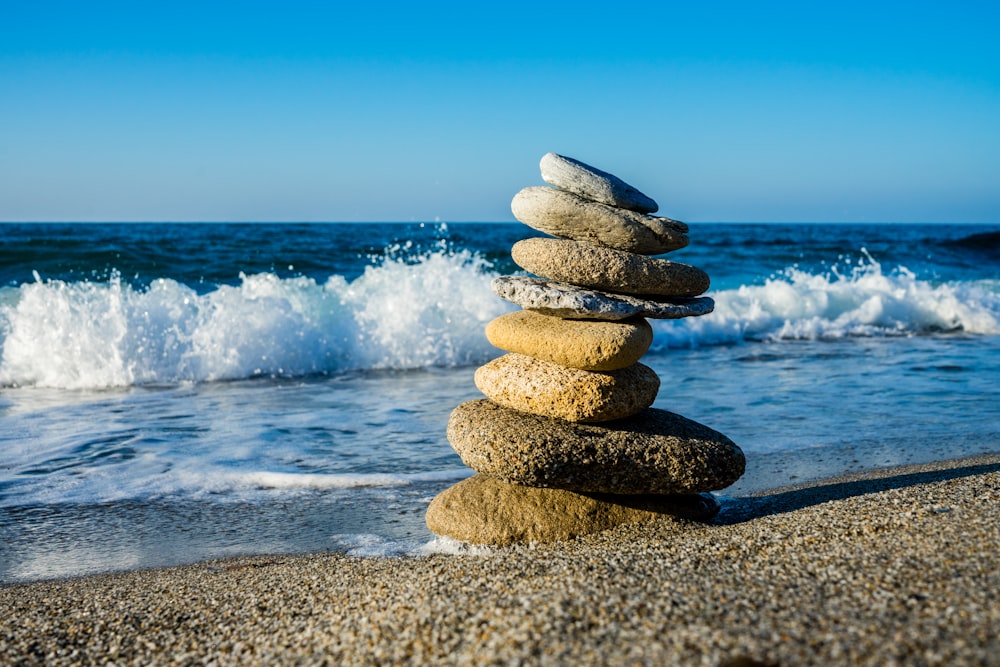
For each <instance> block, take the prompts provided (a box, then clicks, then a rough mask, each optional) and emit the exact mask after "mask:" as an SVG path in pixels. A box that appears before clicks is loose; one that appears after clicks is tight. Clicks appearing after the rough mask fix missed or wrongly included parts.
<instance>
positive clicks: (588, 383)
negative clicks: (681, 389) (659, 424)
mask: <svg viewBox="0 0 1000 667" xmlns="http://www.w3.org/2000/svg"><path fill="white" fill-rule="evenodd" d="M475 382H476V387H478V388H479V391H481V392H483V393H484V394H486V396H487V397H488V398H489V399H490V400H492V401H493V402H495V403H499V404H500V405H504V406H506V407H508V408H513V409H514V410H521V411H523V412H530V413H532V414H535V415H545V416H546V417H555V418H557V419H565V420H567V421H571V422H606V421H610V420H612V419H621V418H623V417H629V416H631V415H634V414H636V413H637V412H641V411H642V410H645V409H646V408H648V407H649V406H650V405H652V404H653V401H655V400H656V392H658V391H659V390H660V378H659V377H657V375H656V372H655V371H654V370H653V369H652V368H650V367H649V366H645V365H643V364H632V365H631V366H628V367H627V368H622V369H619V370H616V371H581V370H580V369H578V368H567V367H566V366H561V365H559V364H555V363H552V362H551V361H544V360H542V359H535V358H533V357H528V356H525V355H523V354H515V353H513V352H512V353H510V354H505V355H503V356H502V357H499V358H497V359H494V360H493V361H491V362H489V363H488V364H486V365H485V366H481V367H479V368H478V369H477V370H476V375H475Z"/></svg>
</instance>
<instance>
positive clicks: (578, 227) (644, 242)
mask: <svg viewBox="0 0 1000 667" xmlns="http://www.w3.org/2000/svg"><path fill="white" fill-rule="evenodd" d="M510 210H511V211H512V212H513V213H514V217H515V218H517V219H518V220H520V221H521V222H523V223H524V224H526V225H528V226H529V227H531V228H533V229H537V230H538V231H540V232H545V233H546V234H551V235H552V236H559V237H561V238H567V239H574V240H576V241H589V242H591V243H596V244H598V245H603V246H607V247H609V248H617V249H618V250H625V251H627V252H636V253H639V254H640V255H659V254H660V253H664V252H670V251H671V250H677V249H678V248H683V247H684V246H686V245H687V244H688V237H687V231H688V226H687V225H685V224H684V223H683V222H678V221H677V220H671V219H670V218H663V217H658V216H653V215H645V214H642V213H636V212H635V211H627V210H625V209H622V208H615V207H613V206H608V205H607V204H600V203H598V202H594V201H590V200H589V199H584V198H583V197H581V196H579V195H575V194H573V193H572V192H565V191H563V190H556V189H555V188H548V187H545V186H533V187H529V188H524V189H523V190H521V191H520V192H518V193H517V194H516V195H514V199H513V201H511V203H510Z"/></svg>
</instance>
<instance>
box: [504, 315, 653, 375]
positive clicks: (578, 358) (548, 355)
mask: <svg viewBox="0 0 1000 667" xmlns="http://www.w3.org/2000/svg"><path fill="white" fill-rule="evenodd" d="M486 338H487V339H488V340H489V341H490V343H492V344H493V345H495V346H496V347H499V348H500V349H501V350H506V351H507V352H517V353H519V354H526V355H528V356H529V357H535V358H536V359H544V360H546V361H551V362H553V363H557V364H561V365H563V366H568V367H570V368H579V369H581V370H585V371H613V370H617V369H619V368H625V367H626V366H631V365H632V364H634V363H635V362H637V361H639V359H640V358H641V357H642V355H644V354H645V353H646V350H648V349H649V345H650V344H651V343H652V342H653V329H652V327H650V326H649V322H647V321H646V320H644V319H641V318H633V319H631V320H625V321H619V322H606V321H601V320H566V319H562V318H560V317H551V316H549V315H542V314H541V313H538V312H535V311H532V310H518V311H515V312H513V313H507V314H506V315H501V316H500V317H498V318H496V319H495V320H493V321H492V322H490V323H489V324H487V325H486Z"/></svg>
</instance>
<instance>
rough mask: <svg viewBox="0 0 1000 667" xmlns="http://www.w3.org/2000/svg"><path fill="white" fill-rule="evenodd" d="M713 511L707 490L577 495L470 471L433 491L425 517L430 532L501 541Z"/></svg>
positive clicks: (695, 517) (700, 516)
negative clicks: (459, 480)
mask: <svg viewBox="0 0 1000 667" xmlns="http://www.w3.org/2000/svg"><path fill="white" fill-rule="evenodd" d="M718 511H719V502H718V501H717V500H716V499H715V498H713V497H712V496H711V495H708V494H685V495H673V496H659V495H633V496H627V495H614V494H582V493H574V492H572V491H565V490H563V489H538V488H532V487H530V486H521V485H519V484H511V483H510V482H504V481H502V480H499V479H494V478H492V477H488V476H486V475H473V476H472V477H470V478H468V479H466V480H463V481H461V482H459V483H458V484H455V485H454V486H451V487H449V488H447V489H445V490H444V491H442V492H441V493H439V494H438V495H437V496H436V497H435V498H434V500H432V501H431V504H430V506H429V507H428V508H427V515H426V517H425V518H426V521H427V527H428V528H430V529H431V532H433V533H434V534H436V535H444V536H445V537H450V538H452V539H455V540H460V541H462V542H471V543H473V544H489V545H493V546H507V545H510V544H515V543H531V542H536V543H544V542H556V541H559V540H568V539H572V538H574V537H578V536H580V535H588V534H590V533H596V532H599V531H602V530H608V529H610V528H614V527H615V526H621V525H624V524H632V523H645V522H648V521H657V520H671V519H687V520H691V521H708V520H709V519H711V518H712V517H713V516H715V515H716V514H717V513H718Z"/></svg>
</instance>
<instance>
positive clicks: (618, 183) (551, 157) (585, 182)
mask: <svg viewBox="0 0 1000 667" xmlns="http://www.w3.org/2000/svg"><path fill="white" fill-rule="evenodd" d="M538 166H539V167H540V168H541V170H542V180H544V181H545V182H546V183H549V184H551V185H554V186H556V187H557V188H559V189H560V190H567V191H568V192H572V193H573V194H577V195H580V196H581V197H583V198H585V199H591V200H593V201H596V202H600V203H602V204H607V205H608V206H617V207H618V208H627V209H629V210H630V211H638V212H639V213H656V211H657V209H658V208H659V206H658V205H657V204H656V202H655V201H653V200H652V199H651V198H649V197H647V196H646V195H644V194H643V193H641V192H639V190H638V189H636V188H634V187H632V186H631V185H629V184H628V183H626V182H625V181H623V180H622V179H620V178H618V177H617V176H615V175H613V174H609V173H607V172H606V171H601V170H600V169H595V168H594V167H591V166H590V165H589V164H584V163H583V162H580V161H579V160H574V159H573V158H571V157H565V156H562V155H559V154H557V153H546V154H545V155H543V156H542V160H541V162H540V163H539V165H538Z"/></svg>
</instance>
